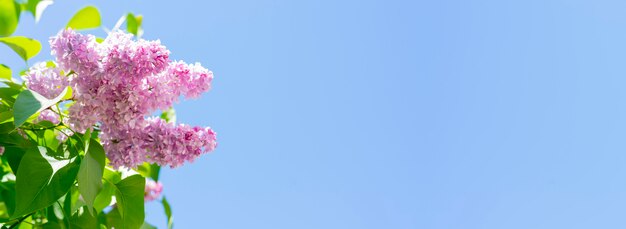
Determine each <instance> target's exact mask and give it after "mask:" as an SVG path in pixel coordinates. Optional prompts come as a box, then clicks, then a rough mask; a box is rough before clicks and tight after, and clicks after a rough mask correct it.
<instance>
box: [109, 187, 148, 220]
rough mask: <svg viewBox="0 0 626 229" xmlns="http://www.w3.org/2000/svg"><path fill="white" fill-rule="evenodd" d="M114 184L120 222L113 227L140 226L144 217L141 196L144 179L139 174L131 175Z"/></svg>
mask: <svg viewBox="0 0 626 229" xmlns="http://www.w3.org/2000/svg"><path fill="white" fill-rule="evenodd" d="M115 186H116V187H117V190H116V191H115V199H116V200H117V208H118V211H119V213H120V217H121V219H122V220H121V222H120V223H121V224H120V225H118V226H117V227H115V228H130V229H134V228H140V227H141V225H143V220H144V217H145V213H144V199H143V197H144V191H145V187H146V179H145V178H143V177H142V176H141V175H132V176H129V177H127V178H126V179H123V180H122V181H120V182H119V183H117V184H116V185H115Z"/></svg>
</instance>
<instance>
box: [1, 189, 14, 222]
mask: <svg viewBox="0 0 626 229" xmlns="http://www.w3.org/2000/svg"><path fill="white" fill-rule="evenodd" d="M0 196H1V197H2V202H4V206H5V207H6V211H7V213H8V215H7V217H6V218H4V214H3V218H4V219H8V218H9V216H10V215H11V214H13V211H15V182H3V183H2V190H1V191H0Z"/></svg>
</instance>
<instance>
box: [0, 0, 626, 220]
mask: <svg viewBox="0 0 626 229" xmlns="http://www.w3.org/2000/svg"><path fill="white" fill-rule="evenodd" d="M88 4H93V5H96V6H98V7H99V8H100V11H101V12H102V14H103V23H104V24H105V25H106V26H107V27H109V28H110V27H112V26H113V24H115V21H116V20H117V19H118V18H119V17H120V16H121V15H122V14H124V13H126V12H128V11H131V12H134V13H139V14H143V15H144V29H145V36H144V37H145V38H147V39H157V38H159V39H161V41H162V43H164V44H165V45H166V46H168V48H169V49H170V50H171V51H172V57H173V58H174V59H181V60H185V61H187V62H195V61H198V62H201V63H202V64H203V65H204V66H205V67H207V68H209V69H211V70H213V71H214V73H215V76H216V78H215V81H214V89H213V90H212V91H211V92H209V93H207V94H205V95H204V96H203V97H202V98H200V99H197V100H189V101H183V102H181V103H180V104H177V105H176V106H175V107H176V109H177V111H178V121H179V122H184V123H189V124H193V125H208V126H211V127H213V128H214V129H215V130H216V131H217V132H218V139H219V147H218V149H217V150H216V151H215V152H214V153H213V154H210V155H205V156H203V157H202V158H200V159H199V160H198V161H196V162H195V163H193V164H189V165H187V166H184V167H181V168H178V169H174V170H169V169H168V170H165V171H164V172H163V174H162V180H163V183H164V185H165V188H164V194H165V195H166V196H167V198H168V199H169V200H170V202H171V203H172V205H173V208H174V209H173V211H174V214H175V226H176V227H177V228H198V227H202V228H433V229H435V228H470V229H472V228H493V229H499V228H520V229H521V228H524V229H526V228H534V229H538V228H622V227H626V218H624V214H625V212H626V166H625V165H626V154H625V152H626V141H624V139H626V106H625V105H624V101H625V100H626V90H624V88H625V87H626V77H625V76H626V67H624V66H625V65H624V63H625V61H626V2H624V1H608V0H596V1H572V0H562V1H558V0H524V1H521V0H520V1H496V0H476V1H462V0H456V1H455V0H442V1H327V0H318V1H282V0H269V1H266V0H257V1H246V0H232V1H214V0H209V1H181V2H176V1H138V0H135V1H120V0H115V1H82V0H81V1H58V2H56V3H55V4H54V5H52V6H50V7H49V8H48V9H47V10H46V12H45V13H44V15H43V18H42V21H41V22H40V23H39V24H34V22H33V19H32V17H30V16H27V15H25V16H23V17H22V21H21V23H20V27H19V28H18V30H17V32H16V35H26V36H31V37H35V38H38V39H40V40H46V39H47V37H49V36H51V35H53V34H55V33H56V32H57V31H58V29H60V28H62V27H63V26H64V25H65V23H66V22H67V21H68V20H69V18H70V17H71V15H72V14H73V13H74V12H75V11H76V10H78V9H80V8H82V7H83V6H85V5H88ZM92 32H93V33H96V34H100V35H102V34H103V31H100V30H95V31H92ZM0 53H10V54H7V55H2V56H0V62H1V63H6V64H9V65H10V66H11V67H13V68H20V67H23V64H22V63H20V62H19V61H18V60H19V59H18V58H17V56H16V55H13V54H12V53H11V51H10V50H9V49H8V48H5V47H0ZM48 53H49V49H48V48H47V47H44V50H43V51H42V53H41V54H40V55H39V57H38V58H37V59H38V60H44V59H48V58H49V57H50V56H49V54H48ZM147 220H148V221H149V222H150V223H153V224H155V225H158V226H161V227H163V225H164V224H165V219H164V216H163V212H162V210H161V208H160V206H159V205H157V204H156V203H151V204H149V205H148V209H147Z"/></svg>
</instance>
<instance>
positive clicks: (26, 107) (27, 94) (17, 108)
mask: <svg viewBox="0 0 626 229" xmlns="http://www.w3.org/2000/svg"><path fill="white" fill-rule="evenodd" d="M67 92H68V88H67V87H66V88H65V90H63V92H61V94H60V95H59V96H57V97H56V98H54V99H47V98H46V97H44V96H42V95H40V94H39V93H37V92H34V91H31V90H24V91H22V92H20V94H19V95H18V96H17V99H16V100H15V105H13V117H14V118H15V120H14V123H15V126H16V127H19V126H21V125H22V124H24V122H26V120H27V119H28V118H30V117H31V116H33V115H34V114H36V113H37V112H40V111H42V110H44V109H46V108H48V107H50V106H52V105H54V104H56V103H58V102H59V101H61V100H62V99H63V97H64V96H65V94H66V93H67Z"/></svg>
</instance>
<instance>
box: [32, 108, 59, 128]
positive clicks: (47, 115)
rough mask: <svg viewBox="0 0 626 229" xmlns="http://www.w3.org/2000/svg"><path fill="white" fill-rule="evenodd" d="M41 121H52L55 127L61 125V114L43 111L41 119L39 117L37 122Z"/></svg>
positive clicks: (40, 115)
mask: <svg viewBox="0 0 626 229" xmlns="http://www.w3.org/2000/svg"><path fill="white" fill-rule="evenodd" d="M41 121H50V122H51V123H52V124H55V125H56V124H59V122H60V120H59V114H57V113H56V112H54V111H52V110H50V109H45V110H43V111H41V113H39V117H37V122H41Z"/></svg>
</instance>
